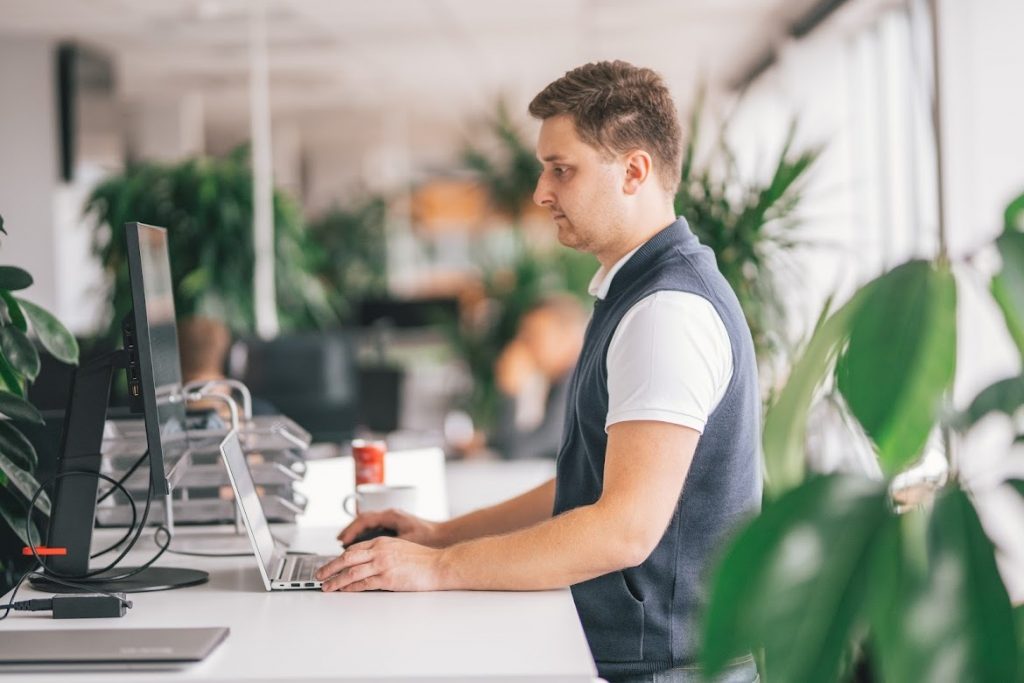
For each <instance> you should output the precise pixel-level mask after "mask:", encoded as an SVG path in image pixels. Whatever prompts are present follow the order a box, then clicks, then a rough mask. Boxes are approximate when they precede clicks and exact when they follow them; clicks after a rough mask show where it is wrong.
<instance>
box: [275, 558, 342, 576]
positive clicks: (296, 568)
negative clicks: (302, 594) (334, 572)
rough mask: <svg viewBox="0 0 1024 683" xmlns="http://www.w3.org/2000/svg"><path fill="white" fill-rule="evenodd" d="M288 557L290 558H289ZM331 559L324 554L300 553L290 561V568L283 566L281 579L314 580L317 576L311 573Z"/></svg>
mask: <svg viewBox="0 0 1024 683" xmlns="http://www.w3.org/2000/svg"><path fill="white" fill-rule="evenodd" d="M289 559H290V560H291V558H289ZM333 559H334V558H333V557H327V556H326V555H300V556H298V557H296V558H294V561H292V562H291V569H290V570H289V569H288V568H287V567H286V568H285V575H284V576H282V577H281V580H282V581H316V580H317V578H316V577H315V576H313V573H314V572H315V571H316V570H317V569H319V568H320V567H322V566H324V565H325V564H327V563H328V562H330V561H331V560H333Z"/></svg>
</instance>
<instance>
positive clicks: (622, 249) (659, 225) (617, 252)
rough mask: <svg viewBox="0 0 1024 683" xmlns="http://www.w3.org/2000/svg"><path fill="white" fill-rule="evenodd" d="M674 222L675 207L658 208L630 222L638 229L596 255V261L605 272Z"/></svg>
mask: <svg viewBox="0 0 1024 683" xmlns="http://www.w3.org/2000/svg"><path fill="white" fill-rule="evenodd" d="M675 220H676V213H675V207H673V206H672V205H668V206H664V207H659V209H658V210H657V211H652V212H650V214H649V215H645V216H643V217H639V218H637V219H636V220H634V221H631V222H632V223H634V224H636V225H637V226H638V227H637V228H635V229H633V230H631V231H630V233H629V235H628V236H627V239H625V240H623V241H622V243H620V244H617V245H615V246H614V247H612V248H611V249H609V250H608V251H607V252H605V253H602V254H597V255H596V256H597V260H598V261H599V262H600V263H601V265H602V266H604V268H605V270H608V269H610V268H611V267H612V266H614V265H615V264H616V263H618V262H619V260H620V259H621V258H622V257H623V256H625V255H626V254H628V253H629V252H631V251H633V250H634V249H636V248H637V247H639V246H640V245H642V244H644V243H645V242H647V240H649V239H651V238H652V237H654V236H655V235H657V234H658V233H659V232H661V231H662V230H664V229H665V228H666V227H667V226H669V225H671V224H672V223H674V222H675ZM640 226H642V227H640Z"/></svg>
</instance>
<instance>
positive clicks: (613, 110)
mask: <svg viewBox="0 0 1024 683" xmlns="http://www.w3.org/2000/svg"><path fill="white" fill-rule="evenodd" d="M530 114H531V115H532V116H534V117H535V118H538V119H542V120H543V119H548V118H551V117H552V116H559V115H561V114H567V115H568V116H570V117H571V118H572V120H573V123H574V124H575V126H576V134H577V135H579V136H580V139H581V140H583V141H584V142H585V143H587V144H588V145H590V146H591V147H594V148H596V149H598V150H601V151H603V152H606V153H611V154H622V153H624V152H628V151H630V150H634V149H642V150H644V151H646V152H647V153H649V154H650V155H651V159H652V160H653V161H654V168H655V170H656V171H657V173H658V177H659V178H660V179H661V184H662V186H663V187H664V188H665V190H666V191H668V192H669V193H670V194H675V192H676V190H677V189H678V187H679V177H680V175H681V173H682V156H683V155H682V131H681V130H680V126H679V114H678V112H677V111H676V106H675V103H674V102H673V101H672V95H671V94H670V93H669V91H668V88H667V87H666V86H665V82H664V81H662V79H661V76H659V75H658V74H657V73H656V72H654V71H652V70H651V69H645V68H640V67H636V66H633V65H632V64H630V63H628V62H622V61H614V62H592V63H590V64H586V65H584V66H581V67H577V68H575V69H573V70H572V71H569V72H568V73H566V74H565V75H564V76H562V77H561V78H559V79H558V80H557V81H554V82H553V83H551V84H550V85H548V86H547V87H546V88H544V89H543V90H542V91H541V92H540V94H538V95H537V96H536V97H534V98H533V101H532V102H530Z"/></svg>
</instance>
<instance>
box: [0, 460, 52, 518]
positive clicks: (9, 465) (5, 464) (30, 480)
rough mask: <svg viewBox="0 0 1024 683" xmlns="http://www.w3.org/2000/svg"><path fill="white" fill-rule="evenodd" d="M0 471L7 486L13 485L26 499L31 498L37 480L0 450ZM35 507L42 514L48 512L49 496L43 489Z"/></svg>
mask: <svg viewBox="0 0 1024 683" xmlns="http://www.w3.org/2000/svg"><path fill="white" fill-rule="evenodd" d="M0 471H3V473H4V474H5V475H6V476H7V479H8V482H7V488H8V489H10V488H11V487H13V488H14V489H15V490H17V491H18V492H20V493H21V495H23V496H24V497H25V498H26V500H28V499H31V498H32V496H34V495H35V493H36V490H38V488H39V482H38V481H36V478H35V477H33V476H32V475H31V474H30V473H28V472H26V471H25V470H23V469H22V468H20V467H18V466H17V465H15V464H14V463H13V462H12V461H11V459H10V458H9V457H7V455H6V454H5V453H3V452H0ZM36 507H37V508H39V510H40V511H42V512H43V513H44V514H47V515H48V514H50V497H49V496H47V495H46V492H45V491H44V492H43V493H42V494H40V496H39V498H37V499H36Z"/></svg>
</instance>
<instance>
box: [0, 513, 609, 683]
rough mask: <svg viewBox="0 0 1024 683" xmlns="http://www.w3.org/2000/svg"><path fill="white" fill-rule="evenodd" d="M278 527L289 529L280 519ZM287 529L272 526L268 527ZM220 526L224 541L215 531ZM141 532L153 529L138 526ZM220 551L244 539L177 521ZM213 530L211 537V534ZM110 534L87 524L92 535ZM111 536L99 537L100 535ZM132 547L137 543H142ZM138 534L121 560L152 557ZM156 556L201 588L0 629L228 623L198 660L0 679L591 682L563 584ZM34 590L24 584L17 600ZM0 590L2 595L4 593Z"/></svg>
mask: <svg viewBox="0 0 1024 683" xmlns="http://www.w3.org/2000/svg"><path fill="white" fill-rule="evenodd" d="M287 530H294V528H289V529H287ZM284 531H286V529H285V528H281V529H279V530H278V531H277V533H279V534H281V533H283V532H284ZM336 532H337V529H336V528H335V527H322V528H316V527H310V526H304V527H302V528H300V529H299V530H298V535H299V536H300V537H301V542H300V545H301V546H302V547H303V549H310V550H319V551H320V552H330V551H332V550H333V549H336V548H337V545H336V542H335V541H334V535H335V534H336ZM217 534H220V535H222V536H223V542H221V540H220V537H218V536H216V535H217ZM146 536H147V538H151V534H146ZM189 536H192V537H194V538H193V539H192V541H193V542H191V543H189V545H190V547H192V548H196V547H197V546H198V545H199V541H202V542H203V543H202V545H207V544H208V545H209V546H210V547H211V550H212V549H214V548H216V549H217V550H218V551H219V552H225V551H232V550H236V549H240V548H244V549H248V543H246V542H245V540H244V539H241V538H239V537H237V536H235V535H234V530H233V529H231V528H227V527H224V528H218V529H216V530H214V531H211V530H210V529H208V528H207V529H197V528H195V527H193V528H186V529H180V530H179V536H178V538H180V539H182V540H183V541H184V540H185V539H186V538H187V537H189ZM211 536H214V537H212V538H211ZM111 537H112V532H111V531H109V530H103V531H100V532H97V540H96V542H94V547H99V546H97V545H96V544H97V543H101V542H103V540H106V539H109V538H111ZM108 542H109V541H108ZM140 545H141V543H140ZM152 548H153V546H152V545H151V543H147V544H146V545H145V546H144V547H140V548H139V549H137V550H136V551H134V552H133V553H132V554H131V555H130V556H129V558H128V563H129V564H131V563H132V561H133V562H134V563H135V564H138V563H139V562H141V561H143V560H144V559H146V558H148V557H149V556H150V555H151V552H152ZM159 564H163V565H167V566H183V567H195V568H199V569H204V570H206V571H209V572H210V581H209V583H206V584H204V585H201V586H195V587H192V588H185V589H179V590H175V591H166V592H160V593H138V594H134V595H133V596H132V600H133V601H134V603H135V607H134V608H133V609H132V610H130V611H129V613H128V614H127V615H126V616H125V617H123V618H121V619H97V620H84V619H83V620H55V619H51V618H50V617H49V615H48V614H47V613H21V612H19V613H12V614H11V616H10V617H9V618H7V619H6V620H4V621H0V638H2V637H3V631H5V630H12V629H33V630H39V631H40V636H41V637H45V635H44V632H45V631H47V630H50V629H67V628H83V629H86V628H146V627H159V626H163V627H172V626H228V627H230V629H231V635H230V636H228V638H227V640H226V641H224V643H222V644H221V645H220V647H218V648H217V650H215V651H214V653H213V654H212V655H211V656H210V657H209V658H208V659H207V660H206V661H204V662H201V663H199V664H197V665H195V666H194V667H191V668H189V669H187V670H184V671H179V672H166V673H145V674H143V673H140V672H125V673H112V672H102V673H81V674H79V673H75V674H36V675H24V674H19V675H17V676H16V677H15V676H9V677H4V676H0V681H3V680H14V679H15V678H16V679H17V680H18V681H19V682H20V681H26V682H33V681H76V682H77V681H81V682H82V683H94V682H95V683H99V682H100V681H103V682H108V681H137V680H146V681H172V680H192V679H198V678H202V679H210V680H215V681H272V680H284V679H288V680H298V681H324V680H366V681H383V680H411V679H421V678H432V679H434V680H456V679H462V680H481V679H487V678H495V677H500V678H501V679H502V681H593V680H594V679H595V678H596V677H597V673H596V669H595V667H594V663H593V659H592V658H591V655H590V650H589V648H588V647H587V643H586V639H585V637H584V635H583V630H582V628H581V626H580V623H579V618H578V617H577V614H576V609H575V607H574V605H573V602H572V596H571V595H570V593H569V591H568V590H567V589H565V590H558V591H545V592H524V593H510V592H462V591H459V592H437V593H383V592H375V593H361V594H349V593H327V594H325V593H321V592H319V591H294V592H290V591H284V592H275V593H266V592H264V590H263V586H262V583H261V581H260V578H259V575H258V573H257V570H256V565H255V560H254V559H253V558H197V557H183V556H177V555H170V554H165V555H164V557H163V558H162V559H161V562H160V563H159ZM29 597H39V594H36V593H34V591H32V590H26V587H23V588H22V590H21V592H19V594H18V599H27V598H29ZM6 599H7V598H5V601H6Z"/></svg>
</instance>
